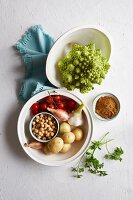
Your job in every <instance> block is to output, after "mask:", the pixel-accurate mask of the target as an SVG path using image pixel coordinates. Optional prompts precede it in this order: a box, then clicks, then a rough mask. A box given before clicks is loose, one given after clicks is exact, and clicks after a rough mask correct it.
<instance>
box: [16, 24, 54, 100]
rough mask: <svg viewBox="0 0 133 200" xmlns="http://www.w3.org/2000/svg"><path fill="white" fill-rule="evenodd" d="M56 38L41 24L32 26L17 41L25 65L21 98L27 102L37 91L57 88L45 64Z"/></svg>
mask: <svg viewBox="0 0 133 200" xmlns="http://www.w3.org/2000/svg"><path fill="white" fill-rule="evenodd" d="M53 44H54V39H53V38H52V37H51V36H50V35H48V34H46V33H45V32H44V31H43V29H42V27H41V26H40V25H36V26H32V27H31V28H29V30H28V31H26V32H25V34H24V35H23V36H22V38H21V39H20V40H19V41H18V42H17V44H16V48H17V50H18V52H19V53H20V55H21V58H22V60H23V62H24V66H25V77H24V80H23V81H22V83H21V88H20V93H19V99H20V100H21V101H23V102H26V101H27V100H28V99H29V98H30V97H31V96H33V95H35V94H36V93H38V92H40V91H43V90H48V89H52V88H55V86H53V85H52V84H51V83H50V82H49V81H48V79H47V77H46V72H45V64H46V59H47V55H48V53H49V51H50V49H51V47H52V45H53Z"/></svg>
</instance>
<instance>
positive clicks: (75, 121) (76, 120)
mask: <svg viewBox="0 0 133 200" xmlns="http://www.w3.org/2000/svg"><path fill="white" fill-rule="evenodd" d="M83 107H84V104H83V103H82V104H81V105H80V106H79V107H78V108H77V109H76V110H75V111H73V112H72V113H71V114H70V118H69V119H68V123H69V124H70V125H71V126H81V125H82V124H83V116H82V110H83Z"/></svg>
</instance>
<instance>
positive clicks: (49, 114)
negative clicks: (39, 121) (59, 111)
mask: <svg viewBox="0 0 133 200" xmlns="http://www.w3.org/2000/svg"><path fill="white" fill-rule="evenodd" d="M40 114H42V115H48V116H52V118H54V119H55V122H56V126H57V130H56V133H55V134H54V136H53V137H51V139H48V140H41V139H39V138H37V137H36V136H35V134H34V133H33V132H32V122H33V120H34V119H35V118H36V116H38V115H40ZM29 130H30V133H31V135H32V137H33V138H34V139H35V140H37V141H38V142H43V143H47V142H49V141H50V140H52V139H54V138H55V137H56V136H57V134H58V132H59V121H58V120H57V119H56V118H55V116H54V115H52V114H51V113H48V112H40V113H38V114H36V115H35V116H34V117H33V118H32V119H31V121H30V123H29Z"/></svg>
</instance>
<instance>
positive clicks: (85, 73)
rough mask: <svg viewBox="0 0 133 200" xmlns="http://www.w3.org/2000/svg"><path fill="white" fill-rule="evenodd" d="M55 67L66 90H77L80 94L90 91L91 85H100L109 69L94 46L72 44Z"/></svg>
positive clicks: (105, 60)
mask: <svg viewBox="0 0 133 200" xmlns="http://www.w3.org/2000/svg"><path fill="white" fill-rule="evenodd" d="M57 66H58V69H59V71H60V74H61V76H62V80H63V84H64V86H65V87H66V88H67V89H68V90H74V89H75V88H78V89H79V90H80V92H81V93H87V92H88V91H90V90H92V89H93V88H94V87H93V84H101V83H102V80H103V79H105V75H106V74H107V72H108V70H109V67H110V65H109V63H108V61H107V59H106V58H105V57H103V56H102V54H101V50H100V49H96V48H95V44H88V45H79V44H74V45H73V46H72V49H71V51H70V52H69V53H68V54H67V55H66V57H64V58H63V59H61V60H60V61H59V62H58V65H57ZM83 80H84V81H83ZM70 84H71V85H70Z"/></svg>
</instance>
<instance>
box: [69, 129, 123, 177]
mask: <svg viewBox="0 0 133 200" xmlns="http://www.w3.org/2000/svg"><path fill="white" fill-rule="evenodd" d="M108 134H109V132H107V133H106V134H105V135H104V136H103V137H102V138H101V139H100V140H98V141H93V142H91V145H90V146H89V148H88V149H87V151H86V152H85V153H84V154H83V156H82V157H81V158H80V160H79V162H78V164H77V166H76V167H73V168H72V171H73V172H74V173H75V175H74V176H75V177H76V178H81V177H82V176H83V172H84V171H85V169H87V170H88V171H89V172H90V173H92V174H97V175H99V176H106V175H108V174H107V172H106V171H105V170H103V167H104V163H101V162H100V161H99V160H98V159H97V158H96V157H95V153H96V150H101V147H102V146H103V145H106V149H107V151H108V154H106V155H105V156H104V157H105V158H106V159H111V160H120V161H121V160H122V158H121V155H122V154H123V153H124V152H123V150H122V148H121V147H119V148H118V147H117V148H116V149H115V150H114V152H113V153H110V152H109V150H108V148H107V144H108V143H109V142H111V141H112V140H113V139H109V140H105V137H106V136H107V135H108Z"/></svg>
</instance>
